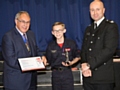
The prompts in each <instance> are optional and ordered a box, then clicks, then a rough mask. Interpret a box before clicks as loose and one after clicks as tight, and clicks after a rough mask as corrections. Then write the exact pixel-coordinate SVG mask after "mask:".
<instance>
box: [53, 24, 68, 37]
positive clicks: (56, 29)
mask: <svg viewBox="0 0 120 90" xmlns="http://www.w3.org/2000/svg"><path fill="white" fill-rule="evenodd" d="M65 32H66V29H64V27H63V26H62V25H56V26H53V30H52V34H53V35H54V36H55V37H56V38H57V39H60V38H62V37H64V33H65Z"/></svg>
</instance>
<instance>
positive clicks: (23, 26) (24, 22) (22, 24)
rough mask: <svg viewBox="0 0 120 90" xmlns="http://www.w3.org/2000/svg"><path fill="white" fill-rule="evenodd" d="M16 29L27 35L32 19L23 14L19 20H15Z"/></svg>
mask: <svg viewBox="0 0 120 90" xmlns="http://www.w3.org/2000/svg"><path fill="white" fill-rule="evenodd" d="M15 23H16V27H17V28H18V29H19V30H20V31H21V32H22V33H26V32H27V31H28V29H29V26H30V17H29V16H28V15H27V14H25V13H24V14H21V15H20V16H19V18H17V19H15Z"/></svg>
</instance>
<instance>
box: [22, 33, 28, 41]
mask: <svg viewBox="0 0 120 90" xmlns="http://www.w3.org/2000/svg"><path fill="white" fill-rule="evenodd" d="M23 40H24V42H25V43H26V42H27V38H26V34H25V33H24V34H23Z"/></svg>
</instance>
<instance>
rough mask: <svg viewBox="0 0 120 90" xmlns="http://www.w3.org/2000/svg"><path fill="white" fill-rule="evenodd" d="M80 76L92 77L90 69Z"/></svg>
mask: <svg viewBox="0 0 120 90" xmlns="http://www.w3.org/2000/svg"><path fill="white" fill-rule="evenodd" d="M82 74H83V76H84V77H90V76H92V73H91V70H90V69H88V70H85V71H83V72H82Z"/></svg>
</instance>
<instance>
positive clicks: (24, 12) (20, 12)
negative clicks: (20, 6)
mask: <svg viewBox="0 0 120 90" xmlns="http://www.w3.org/2000/svg"><path fill="white" fill-rule="evenodd" d="M22 14H26V15H28V16H29V17H30V15H29V13H28V12H27V11H19V12H18V13H17V14H16V15H15V19H18V18H19V17H20V15H22Z"/></svg>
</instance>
